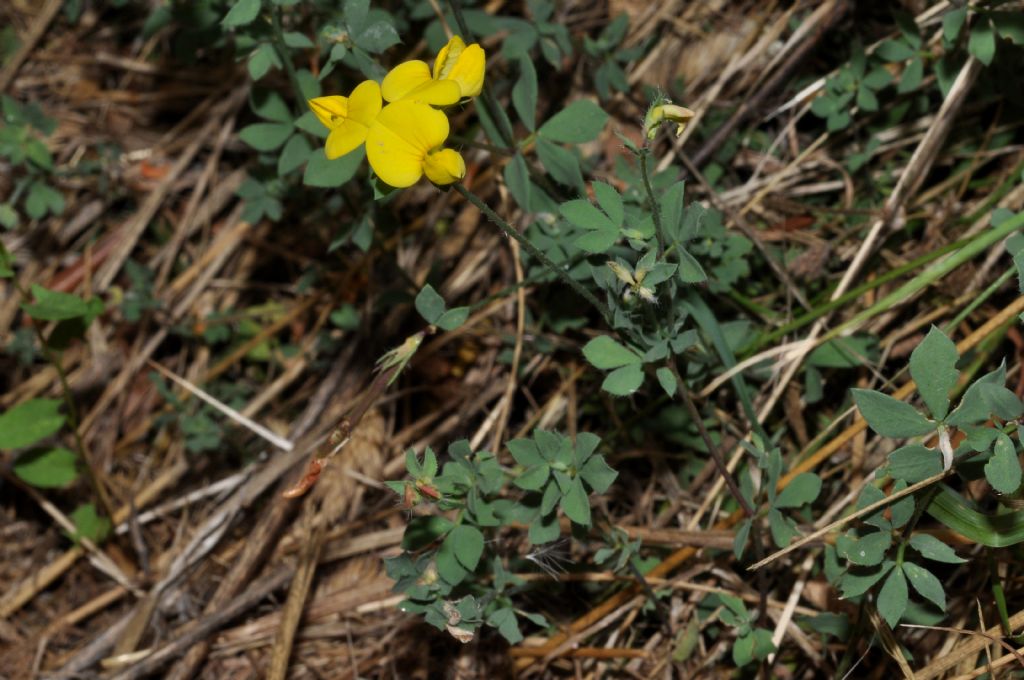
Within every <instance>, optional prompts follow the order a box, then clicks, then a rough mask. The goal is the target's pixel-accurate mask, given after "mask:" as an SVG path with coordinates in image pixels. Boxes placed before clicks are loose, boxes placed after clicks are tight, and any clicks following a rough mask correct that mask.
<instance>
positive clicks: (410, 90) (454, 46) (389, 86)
mask: <svg viewBox="0 0 1024 680" xmlns="http://www.w3.org/2000/svg"><path fill="white" fill-rule="evenodd" d="M485 62H486V56H485V55H484V50H483V48H482V47H480V46H479V45H477V44H476V43H473V44H472V45H466V43H464V42H463V41H462V38H460V37H459V36H457V35H455V36H452V39H451V40H449V41H448V44H447V45H445V46H444V47H442V48H441V51H440V52H438V54H437V59H436V60H435V61H434V70H433V73H431V70H430V67H429V66H428V65H427V63H426V62H424V61H420V60H418V59H417V60H414V61H407V62H404V63H402V64H399V65H398V66H396V67H395V68H393V69H391V72H390V73H388V74H387V76H385V77H384V82H383V83H382V84H381V91H382V93H383V95H384V99H385V100H386V101H389V102H398V101H404V100H411V101H415V102H420V103H423V104H431V105H433V106H448V105H449V104H454V103H455V102H457V101H459V99H462V98H465V97H475V96H477V95H478V94H480V92H481V90H483V87H484V65H485Z"/></svg>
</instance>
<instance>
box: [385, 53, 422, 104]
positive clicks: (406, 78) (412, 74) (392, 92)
mask: <svg viewBox="0 0 1024 680" xmlns="http://www.w3.org/2000/svg"><path fill="white" fill-rule="evenodd" d="M429 81H430V67H429V66H427V64H426V62H423V61H420V60H418V59H416V60H413V61H406V62H403V63H401V64H399V65H398V66H396V67H394V68H393V69H391V71H390V72H389V73H388V74H387V75H386V76H384V82H383V83H381V92H382V94H383V95H384V99H385V100H387V101H389V102H397V101H399V100H400V99H402V97H404V96H405V95H406V94H408V93H409V92H411V91H412V90H414V89H416V88H417V87H419V86H420V85H423V84H424V83H427V82H429Z"/></svg>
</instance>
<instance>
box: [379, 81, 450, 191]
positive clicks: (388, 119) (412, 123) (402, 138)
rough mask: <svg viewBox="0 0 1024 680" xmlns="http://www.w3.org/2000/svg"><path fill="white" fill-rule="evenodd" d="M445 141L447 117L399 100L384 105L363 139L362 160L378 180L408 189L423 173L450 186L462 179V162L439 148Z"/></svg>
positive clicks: (448, 150) (422, 105)
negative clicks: (365, 159) (364, 148)
mask: <svg viewBox="0 0 1024 680" xmlns="http://www.w3.org/2000/svg"><path fill="white" fill-rule="evenodd" d="M447 138H448V118H447V117H446V116H445V115H444V114H443V113H441V112H440V111H438V110H436V109H432V108H430V106H428V105H427V104H424V103H422V102H417V101H399V102H395V103H394V104H388V105H387V106H385V107H384V110H382V111H381V112H380V114H379V115H378V116H377V119H376V120H374V121H373V125H371V126H370V130H369V132H368V134H367V136H366V157H367V159H368V160H369V161H370V166H371V167H372V168H373V171H374V172H376V173H377V176H378V177H380V179H381V181H383V182H384V183H385V184H390V185H391V186H393V187H400V188H401V187H409V186H412V185H413V184H415V183H416V182H418V181H419V179H420V177H422V176H423V175H424V174H426V176H427V179H429V180H430V181H431V182H433V183H434V184H451V183H453V182H457V181H459V180H460V179H462V178H463V177H465V176H466V163H465V162H464V161H463V160H462V156H460V155H459V153H458V152H457V151H454V150H452V149H444V148H441V145H442V144H444V140H446V139H447Z"/></svg>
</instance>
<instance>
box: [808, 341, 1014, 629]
mask: <svg viewBox="0 0 1024 680" xmlns="http://www.w3.org/2000/svg"><path fill="white" fill-rule="evenodd" d="M959 359H960V357H959V355H958V353H957V350H956V347H955V345H954V344H953V343H952V341H950V340H949V338H948V337H946V335H945V334H943V333H942V331H940V330H939V329H938V328H935V327H933V328H932V329H931V331H930V332H929V333H928V335H927V337H926V338H925V339H924V340H923V341H922V342H921V344H920V345H918V347H917V348H916V349H915V350H914V352H913V353H912V354H911V357H910V374H911V377H912V378H913V379H914V381H915V383H916V384H917V389H918V393H919V394H920V396H921V400H922V401H923V402H924V404H925V406H926V408H927V410H928V413H929V414H930V416H931V417H930V418H929V417H928V416H926V415H924V414H923V413H921V412H920V411H918V410H917V409H915V408H914V407H913V406H911V405H909V404H907V403H905V402H902V401H899V400H897V399H894V398H893V397H890V396H888V395H886V394H884V393H882V392H876V391H873V390H854V392H853V396H854V400H855V402H856V404H857V407H858V409H859V410H860V412H861V415H863V416H864V418H865V420H867V422H868V425H869V426H870V427H871V429H872V430H874V431H875V432H876V433H877V434H879V435H881V436H885V437H893V438H901V439H905V438H912V437H921V436H928V437H931V438H933V439H934V440H935V441H936V442H937V446H936V447H935V448H929V447H927V446H925V445H923V444H919V443H914V444H908V445H905V446H903V447H900V448H898V449H896V450H895V451H893V452H892V453H891V454H889V460H888V464H887V465H886V466H885V467H883V468H882V469H881V470H879V472H878V473H877V474H876V481H875V483H873V484H869V485H867V486H866V487H865V489H864V491H863V492H862V493H861V495H860V498H859V499H858V501H857V507H858V508H867V507H869V506H871V505H873V504H876V503H879V502H883V503H884V502H885V501H886V499H887V494H886V493H885V491H884V489H885V488H886V487H889V488H890V493H889V494H888V496H889V497H892V498H893V499H894V502H892V503H891V504H889V507H888V509H887V510H886V509H881V510H879V511H877V512H875V513H873V514H870V515H868V516H867V517H865V518H864V519H863V520H862V524H863V526H862V527H860V528H857V529H854V530H851V531H849V532H847V533H846V534H844V535H842V536H840V537H839V539H838V540H837V541H836V546H835V551H834V556H830V557H829V558H828V559H829V560H834V559H835V558H836V557H838V558H839V559H840V560H844V561H845V562H846V566H845V568H843V567H840V566H838V564H834V565H833V566H832V568H831V571H832V573H831V576H830V578H832V579H833V580H834V581H836V582H837V583H838V585H839V587H840V589H841V590H842V593H843V596H844V597H847V598H855V597H860V596H862V595H864V594H865V593H866V592H868V590H869V589H871V588H872V587H873V586H875V585H876V584H877V583H881V584H882V585H881V587H880V590H879V591H878V594H877V598H876V606H877V607H878V611H879V613H880V614H881V615H882V617H883V618H884V619H885V620H886V622H887V623H888V624H889V625H890V626H895V625H896V623H897V622H899V621H900V620H901V619H902V618H903V617H904V615H905V614H906V612H907V611H908V602H909V599H908V592H909V591H908V587H907V585H908V583H909V585H910V587H911V588H912V589H913V590H914V591H916V592H917V594H918V595H920V596H921V597H923V598H924V599H925V600H926V601H928V602H930V603H931V604H933V605H934V606H935V607H937V608H938V610H939V611H944V610H945V607H946V593H945V589H944V587H943V585H942V581H941V580H940V579H939V578H938V577H937V576H936V575H935V574H934V573H933V572H932V571H931V570H929V569H928V568H927V567H925V566H922V564H920V563H919V561H914V557H913V556H914V555H917V556H919V559H920V558H923V559H927V560H931V561H936V562H940V563H958V562H963V561H964V560H963V559H962V558H960V557H958V556H957V555H956V554H955V553H954V552H953V550H952V548H950V547H949V546H947V545H946V544H944V543H942V542H941V541H939V540H938V539H937V538H935V537H933V536H929V535H927V534H914V533H913V530H914V525H915V523H916V522H917V520H918V519H920V517H921V515H922V514H923V513H924V512H927V513H929V514H931V515H932V516H933V517H935V518H936V519H938V520H939V521H940V522H942V523H944V524H946V525H947V526H948V527H949V528H951V529H953V530H954V531H957V532H961V533H963V534H964V535H966V536H968V537H969V538H972V539H974V540H977V541H978V542H980V543H983V544H986V545H992V544H999V543H1005V544H1010V542H1017V541H1020V540H1024V536H1019V527H1018V526H1017V523H1018V522H1020V521H1021V520H1020V519H1017V518H1016V517H1013V518H1012V521H1006V520H1008V519H1011V518H1010V517H1006V516H1004V517H1003V521H1002V522H1000V523H999V524H992V525H986V523H984V522H977V521H976V520H977V518H978V513H977V512H976V511H975V510H973V508H971V507H970V505H969V504H968V503H967V502H966V501H965V500H964V499H963V498H962V497H961V496H960V495H959V494H957V493H956V492H955V491H953V490H952V489H951V488H949V487H947V486H945V485H942V484H939V485H936V486H930V487H928V488H926V489H925V490H923V491H920V492H919V493H918V494H916V495H906V494H904V493H902V492H903V491H904V490H905V489H907V488H908V485H910V484H916V483H919V482H923V481H925V480H930V479H932V478H934V477H935V476H937V475H941V474H942V473H943V472H944V471H946V472H950V471H954V470H955V471H956V473H958V474H959V475H960V476H962V477H964V478H965V479H967V480H971V479H978V478H984V479H985V480H986V481H987V482H988V483H989V484H990V485H991V487H992V488H993V489H994V490H995V491H996V492H998V493H999V494H1001V495H1004V496H1006V495H1013V494H1015V493H1016V492H1017V491H1018V490H1019V489H1020V486H1021V466H1020V463H1019V462H1018V460H1017V451H1018V447H1017V445H1016V444H1014V441H1013V439H1012V438H1011V436H1010V434H1012V430H1015V429H1016V426H1015V421H1016V419H1018V418H1020V417H1021V416H1022V415H1024V403H1022V402H1021V401H1020V399H1019V398H1018V397H1017V396H1016V395H1015V394H1014V393H1013V392H1011V391H1010V390H1008V389H1007V388H1006V387H1005V386H1004V384H1005V382H1006V371H1005V368H1003V367H1000V368H999V369H997V370H995V371H993V372H991V373H989V374H987V375H985V376H983V377H981V378H979V379H978V380H975V381H974V382H972V383H971V384H970V386H968V387H967V389H966V391H965V392H964V394H963V396H962V397H961V399H960V402H959V404H958V405H957V406H956V408H953V409H952V410H951V409H950V407H951V402H950V397H949V395H950V393H951V391H952V390H953V389H954V387H955V386H956V385H957V381H958V379H959V376H960V371H959V370H958V369H957V363H958V361H959ZM956 433H959V434H960V435H961V436H962V442H960V443H959V445H956V444H954V434H956ZM897 498H898V499H899V500H895V499H897ZM1022 519H1024V518H1022ZM972 525H973V526H972ZM908 548H909V549H910V551H911V552H908ZM883 579H884V580H883Z"/></svg>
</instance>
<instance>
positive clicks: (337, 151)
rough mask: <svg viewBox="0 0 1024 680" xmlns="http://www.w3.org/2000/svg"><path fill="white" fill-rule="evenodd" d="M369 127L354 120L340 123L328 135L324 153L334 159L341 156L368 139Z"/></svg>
mask: <svg viewBox="0 0 1024 680" xmlns="http://www.w3.org/2000/svg"><path fill="white" fill-rule="evenodd" d="M368 131H369V128H368V127H367V126H365V125H363V124H362V123H359V122H356V121H354V120H346V121H344V122H342V124H341V125H338V126H337V127H335V128H334V129H333V130H331V133H330V134H329V135H327V144H326V145H325V146H324V153H325V154H326V155H327V158H328V159H330V160H334V159H335V158H341V157H342V156H344V155H345V154H347V153H348V152H350V151H352V150H353V149H355V148H356V147H358V146H359V145H360V144H362V143H363V142H365V141H366V135H367V132H368Z"/></svg>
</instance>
